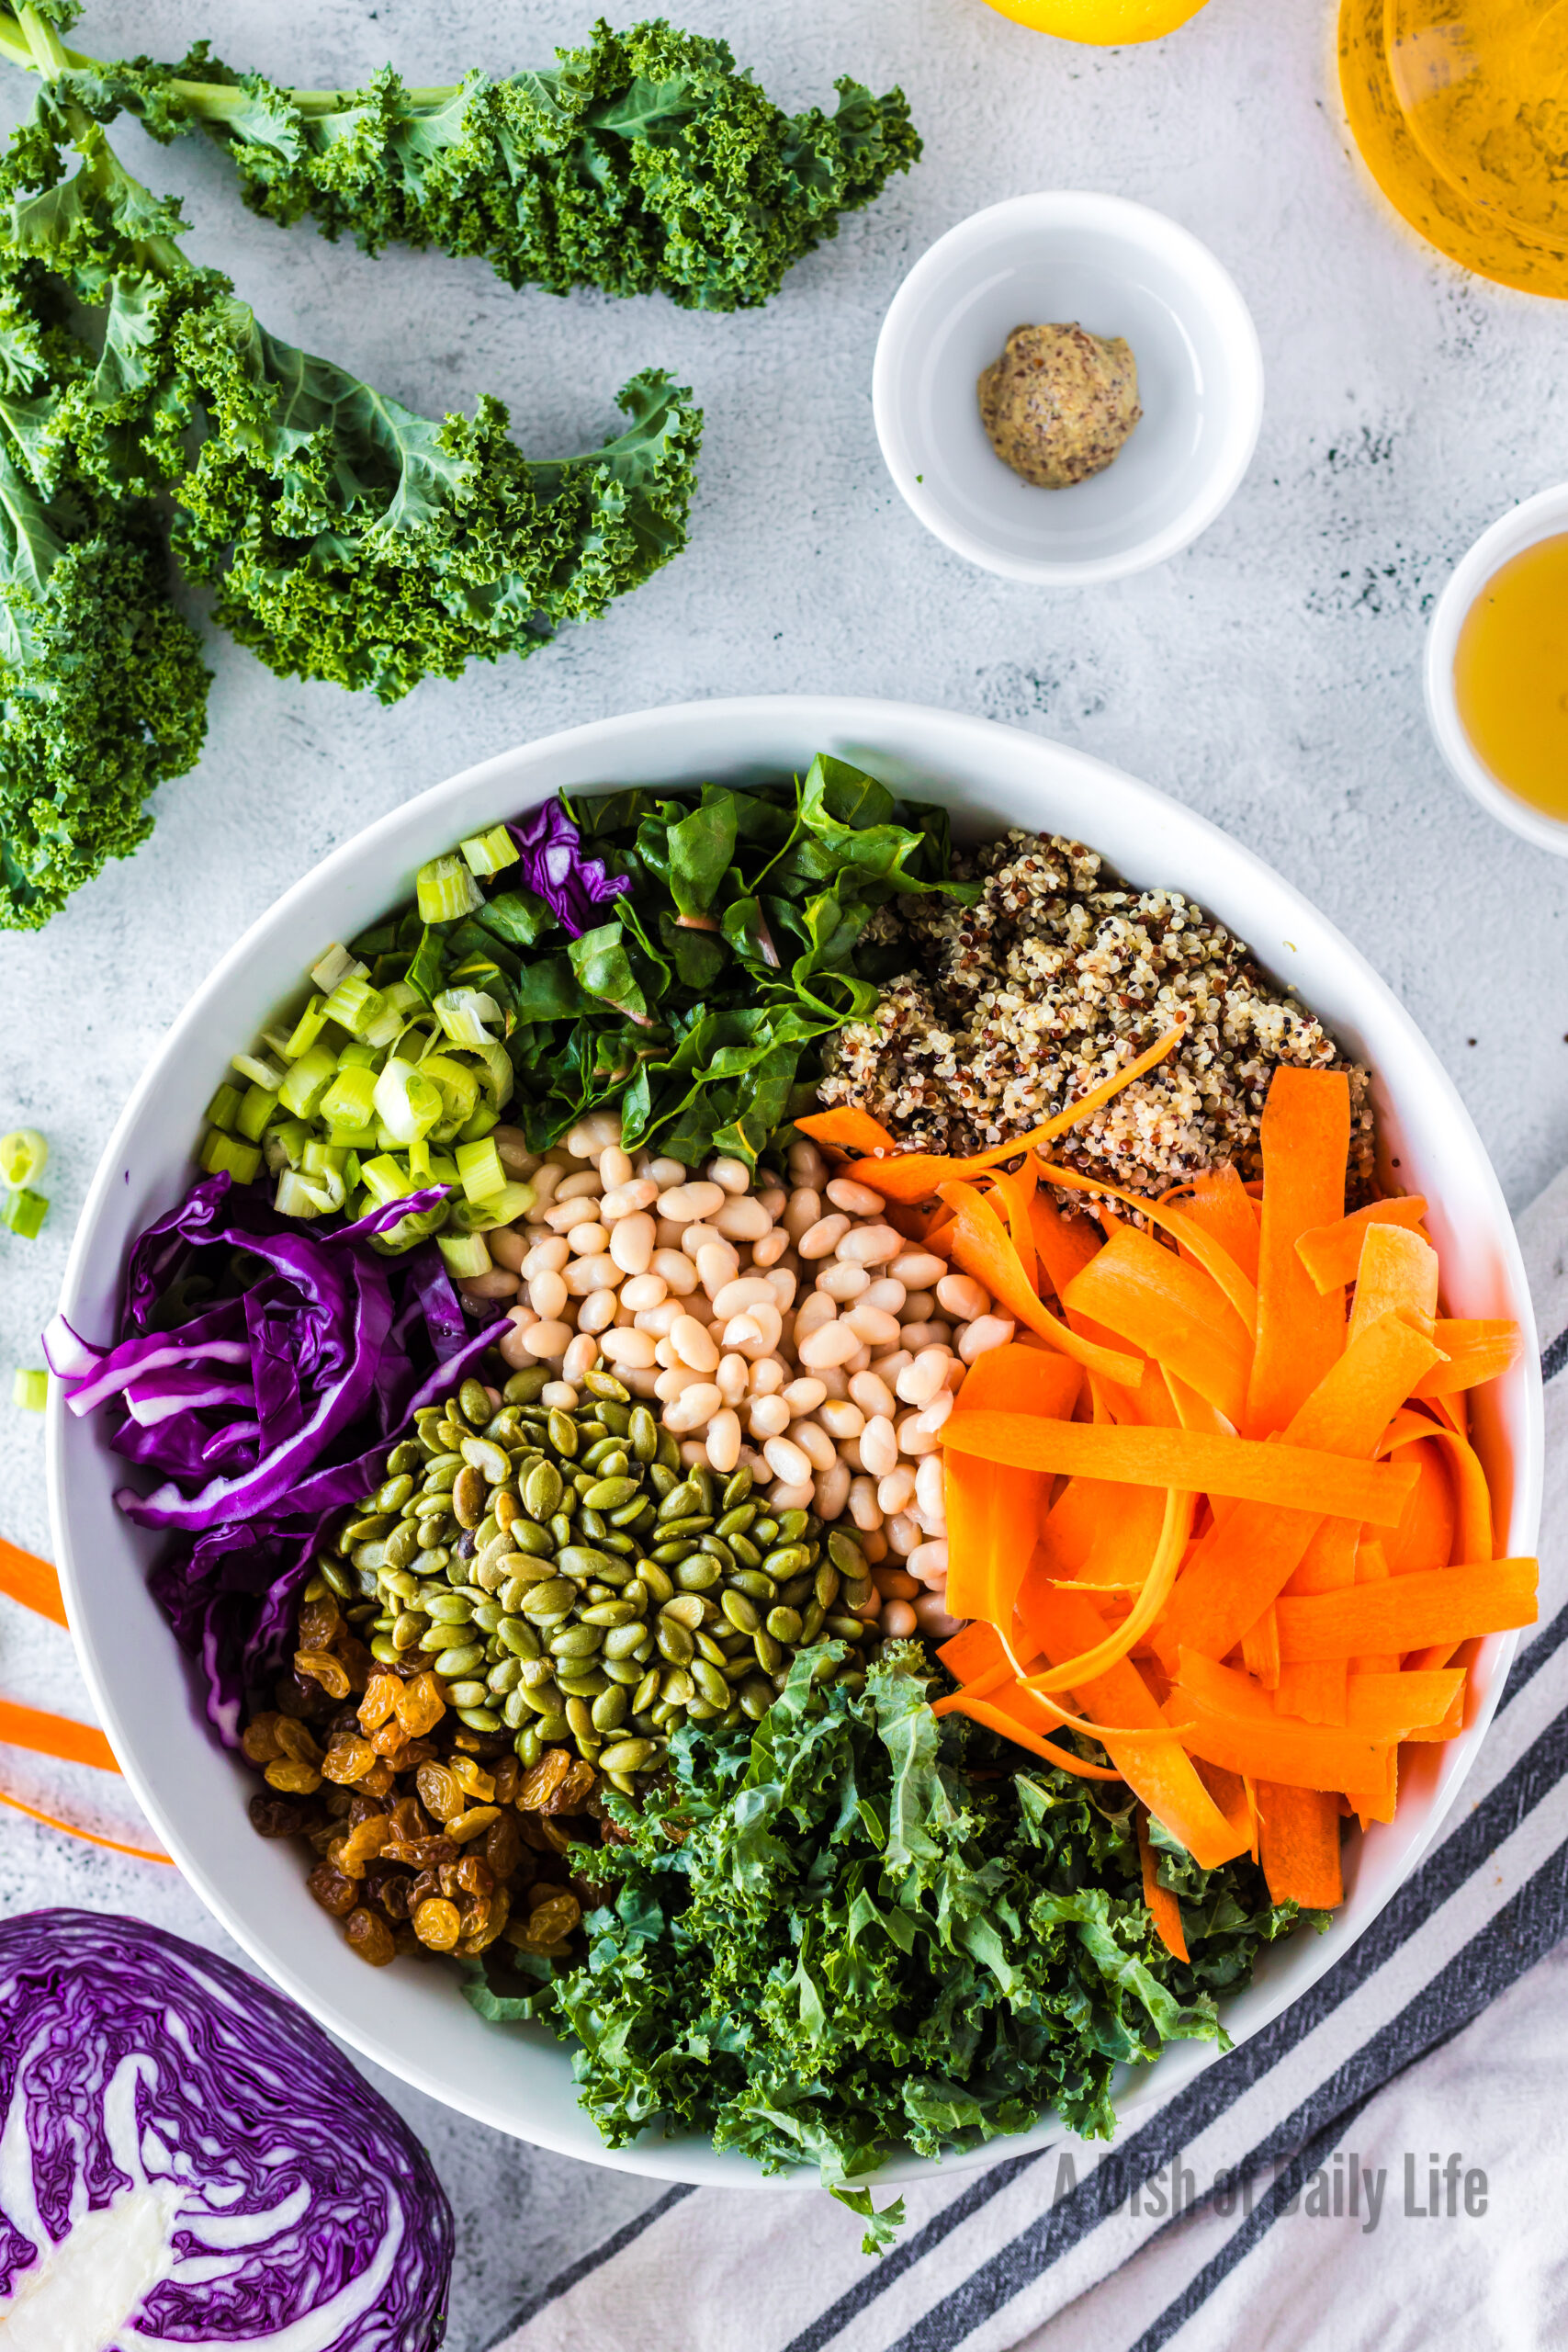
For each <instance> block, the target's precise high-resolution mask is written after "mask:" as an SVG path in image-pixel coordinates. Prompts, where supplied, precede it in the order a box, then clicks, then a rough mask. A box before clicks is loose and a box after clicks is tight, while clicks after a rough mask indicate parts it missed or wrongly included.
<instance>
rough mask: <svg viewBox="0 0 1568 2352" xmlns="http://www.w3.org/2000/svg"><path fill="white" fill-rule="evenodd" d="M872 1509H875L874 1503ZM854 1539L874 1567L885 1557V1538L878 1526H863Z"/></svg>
mask: <svg viewBox="0 0 1568 2352" xmlns="http://www.w3.org/2000/svg"><path fill="white" fill-rule="evenodd" d="M872 1509H873V1510H875V1509H876V1506H875V1504H874V1503H873V1505H872ZM855 1540H856V1542H857V1543H858V1544H859V1545H860V1548H861V1550H862V1551H863V1553H864V1554H865V1556H866V1558H867V1559H868V1560H869V1561H870V1562H871V1565H872V1566H873V1567H875V1566H876V1565H877V1563H878V1562H879V1561H881V1560H886V1557H887V1538H886V1535H885V1534H884V1533H883V1532H882V1530H881V1528H880V1527H863V1528H862V1529H861V1530H860V1532H859V1534H858V1535H857V1537H856V1539H855Z"/></svg>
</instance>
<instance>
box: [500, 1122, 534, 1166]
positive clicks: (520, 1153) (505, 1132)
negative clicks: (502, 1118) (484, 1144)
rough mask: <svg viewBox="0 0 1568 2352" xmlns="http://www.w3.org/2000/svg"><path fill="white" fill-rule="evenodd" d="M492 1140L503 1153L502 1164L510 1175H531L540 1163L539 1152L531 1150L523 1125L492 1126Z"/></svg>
mask: <svg viewBox="0 0 1568 2352" xmlns="http://www.w3.org/2000/svg"><path fill="white" fill-rule="evenodd" d="M491 1143H493V1144H494V1146H495V1148H496V1149H497V1151H498V1152H499V1153H500V1154H501V1164H502V1167H503V1168H504V1169H505V1170H506V1172H507V1174H508V1175H509V1176H531V1175H532V1174H533V1172H534V1170H535V1169H536V1168H537V1166H538V1164H539V1154H538V1153H537V1152H536V1151H530V1150H529V1148H528V1138H527V1136H525V1134H524V1132H523V1130H522V1128H521V1127H508V1126H501V1127H492V1128H491Z"/></svg>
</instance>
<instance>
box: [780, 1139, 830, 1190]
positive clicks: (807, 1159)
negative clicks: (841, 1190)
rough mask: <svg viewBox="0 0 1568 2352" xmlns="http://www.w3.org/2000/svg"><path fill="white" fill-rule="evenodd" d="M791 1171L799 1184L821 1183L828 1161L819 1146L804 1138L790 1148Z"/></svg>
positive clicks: (826, 1170)
mask: <svg viewBox="0 0 1568 2352" xmlns="http://www.w3.org/2000/svg"><path fill="white" fill-rule="evenodd" d="M789 1172H790V1174H791V1176H792V1177H793V1178H794V1180H795V1182H796V1183H797V1184H820V1182H822V1179H823V1177H824V1176H825V1175H826V1174H827V1172H828V1163H827V1161H826V1160H825V1159H823V1157H822V1155H821V1153H820V1152H819V1151H818V1148H817V1146H816V1145H815V1144H814V1143H812V1142H810V1141H808V1140H807V1139H805V1138H803V1139H802V1140H801V1141H800V1142H799V1143H792V1144H791V1146H790V1148H789Z"/></svg>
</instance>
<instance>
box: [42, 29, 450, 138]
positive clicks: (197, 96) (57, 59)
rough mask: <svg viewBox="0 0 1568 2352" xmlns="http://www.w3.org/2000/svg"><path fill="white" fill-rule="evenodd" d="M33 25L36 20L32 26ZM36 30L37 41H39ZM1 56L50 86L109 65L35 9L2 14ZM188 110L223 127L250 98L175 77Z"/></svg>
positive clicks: (426, 94) (429, 100)
mask: <svg viewBox="0 0 1568 2352" xmlns="http://www.w3.org/2000/svg"><path fill="white" fill-rule="evenodd" d="M29 20H30V21H29ZM34 28H36V33H37V36H38V37H37V39H34V38H33V30H34ZM0 56H4V57H6V58H7V59H9V61H10V62H11V63H12V64H13V65H21V66H25V67H27V68H28V71H29V72H32V73H35V74H42V75H43V76H44V78H45V80H46V81H51V80H53V79H54V78H55V77H56V76H57V75H59V74H64V73H83V72H86V73H94V72H96V71H99V70H100V69H101V67H102V62H103V61H102V60H101V59H100V58H96V57H89V56H88V55H87V54H86V53H85V51H82V50H79V49H67V48H66V47H65V45H64V43H63V42H62V40H61V38H60V36H59V34H58V33H57V32H56V31H55V29H54V28H53V26H52V25H47V24H45V23H43V22H42V20H41V19H40V18H39V17H38V16H36V15H35V13H34V11H33V9H32V8H31V7H30V6H24V7H22V8H20V9H18V11H17V15H16V16H14V17H13V16H8V15H6V12H5V11H4V10H0ZM167 86H168V88H169V89H170V90H172V91H173V92H174V94H175V96H176V97H177V98H178V99H179V102H180V104H181V105H182V106H184V107H188V108H189V109H190V111H191V113H192V114H197V115H201V116H203V117H204V118H206V119H208V120H209V121H213V122H220V121H222V120H223V119H224V117H225V116H228V115H237V114H241V113H243V110H244V108H245V107H248V106H249V105H250V103H251V99H250V93H249V92H248V91H246V90H242V89H239V88H237V87H235V86H234V85H232V84H231V83H228V82H184V81H179V80H175V79H174V78H171V80H170V81H169V83H168V85H167ZM460 87H461V85H460V84H458V83H457V82H446V83H435V84H432V85H431V86H430V87H429V88H427V89H418V90H408V91H406V92H405V93H404V96H406V97H407V98H408V100H409V103H410V104H411V105H412V106H416V107H434V106H440V105H441V104H442V102H443V101H444V100H445V99H446V98H449V97H450V96H452V93H453V91H454V90H456V89H458V88H460ZM284 96H285V97H287V98H288V99H290V100H291V101H292V103H293V104H294V105H295V106H297V107H299V111H300V113H301V114H306V115H314V114H335V113H337V112H338V111H339V110H340V109H341V108H343V107H347V106H350V105H352V104H353V102H354V97H355V92H354V91H352V90H286V91H285V92H284Z"/></svg>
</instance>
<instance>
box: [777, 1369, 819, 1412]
mask: <svg viewBox="0 0 1568 2352" xmlns="http://www.w3.org/2000/svg"><path fill="white" fill-rule="evenodd" d="M827 1394H828V1390H827V1387H826V1385H825V1384H824V1383H823V1382H822V1381H820V1380H815V1379H813V1378H811V1377H810V1375H809V1374H808V1375H807V1376H806V1377H805V1378H803V1379H800V1380H792V1381H790V1382H789V1384H788V1385H787V1386H786V1387H785V1389H784V1403H785V1404H786V1405H787V1406H788V1407H789V1409H790V1411H791V1412H792V1413H814V1412H815V1411H816V1410H817V1408H818V1405H820V1404H821V1402H822V1400H823V1398H824V1397H826V1396H827Z"/></svg>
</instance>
